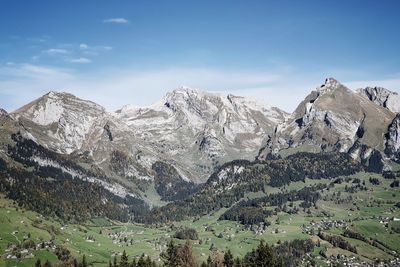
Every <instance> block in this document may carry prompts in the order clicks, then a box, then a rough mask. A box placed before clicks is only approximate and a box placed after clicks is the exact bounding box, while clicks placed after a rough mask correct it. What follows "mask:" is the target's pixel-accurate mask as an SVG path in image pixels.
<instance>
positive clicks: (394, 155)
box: [385, 114, 400, 162]
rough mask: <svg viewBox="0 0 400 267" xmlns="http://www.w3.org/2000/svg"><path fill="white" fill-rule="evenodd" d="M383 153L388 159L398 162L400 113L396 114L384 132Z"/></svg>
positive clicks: (399, 158)
mask: <svg viewBox="0 0 400 267" xmlns="http://www.w3.org/2000/svg"><path fill="white" fill-rule="evenodd" d="M385 154H386V155H387V156H388V157H389V158H390V159H392V160H395V161H397V162H400V114H397V115H396V117H395V118H394V119H393V121H392V123H391V124H390V125H389V128H388V133H387V134H386V144H385Z"/></svg>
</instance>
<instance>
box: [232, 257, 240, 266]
mask: <svg viewBox="0 0 400 267" xmlns="http://www.w3.org/2000/svg"><path fill="white" fill-rule="evenodd" d="M233 266H234V267H242V262H241V261H240V259H239V257H237V258H236V259H235V262H234V264H233Z"/></svg>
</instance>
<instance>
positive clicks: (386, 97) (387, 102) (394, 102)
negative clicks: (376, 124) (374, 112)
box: [357, 87, 400, 113]
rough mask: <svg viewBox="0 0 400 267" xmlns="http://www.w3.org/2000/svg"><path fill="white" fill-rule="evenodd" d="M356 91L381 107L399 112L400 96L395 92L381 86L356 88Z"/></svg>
mask: <svg viewBox="0 0 400 267" xmlns="http://www.w3.org/2000/svg"><path fill="white" fill-rule="evenodd" d="M357 92H358V93H359V94H360V95H362V96H364V97H366V98H368V99H369V100H370V101H372V102H374V103H375V104H377V105H379V106H381V107H384V108H387V109H388V110H390V111H392V112H394V113H398V112H400V96H399V95H398V94H397V93H396V92H392V91H390V90H387V89H385V88H382V87H366V88H364V89H358V90H357Z"/></svg>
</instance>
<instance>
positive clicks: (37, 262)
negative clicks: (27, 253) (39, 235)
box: [35, 259, 42, 267]
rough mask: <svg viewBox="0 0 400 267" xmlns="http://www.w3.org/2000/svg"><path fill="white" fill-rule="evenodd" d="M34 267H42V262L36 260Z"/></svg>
mask: <svg viewBox="0 0 400 267" xmlns="http://www.w3.org/2000/svg"><path fill="white" fill-rule="evenodd" d="M35 267H42V262H41V261H40V259H37V261H36V263H35Z"/></svg>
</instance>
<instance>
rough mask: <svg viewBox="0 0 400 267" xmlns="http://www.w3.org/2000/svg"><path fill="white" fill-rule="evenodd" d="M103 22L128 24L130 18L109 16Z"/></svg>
mask: <svg viewBox="0 0 400 267" xmlns="http://www.w3.org/2000/svg"><path fill="white" fill-rule="evenodd" d="M103 23H115V24H128V23H129V20H127V19H125V18H109V19H105V20H103Z"/></svg>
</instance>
